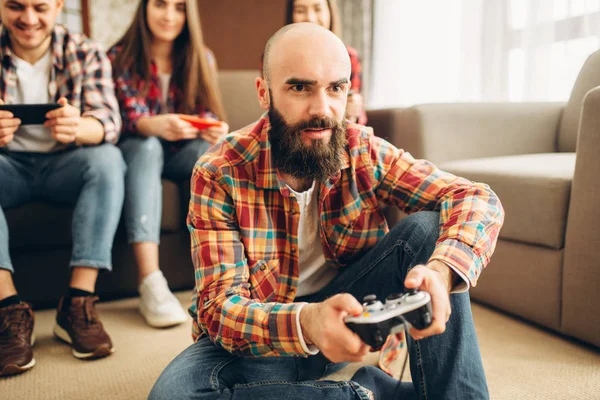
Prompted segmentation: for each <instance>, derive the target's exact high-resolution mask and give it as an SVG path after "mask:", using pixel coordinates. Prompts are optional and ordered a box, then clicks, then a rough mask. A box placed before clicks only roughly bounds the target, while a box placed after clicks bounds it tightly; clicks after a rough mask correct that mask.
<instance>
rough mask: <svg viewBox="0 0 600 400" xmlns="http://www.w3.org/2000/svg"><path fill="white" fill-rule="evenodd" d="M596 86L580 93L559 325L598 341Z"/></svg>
mask: <svg viewBox="0 0 600 400" xmlns="http://www.w3.org/2000/svg"><path fill="white" fill-rule="evenodd" d="M599 110H600V87H596V88H594V89H592V90H590V91H589V92H588V93H587V94H586V95H585V97H584V100H583V108H582V112H581V119H580V123H579V137H578V142H577V158H576V161H575V174H574V177H573V185H572V187H571V200H570V205H569V216H568V218H567V221H568V222H567V234H566V239H565V259H564V265H563V285H562V291H563V297H562V299H563V301H562V329H563V330H564V331H565V332H566V333H568V334H570V335H574V336H576V337H578V338H581V339H584V340H586V341H588V342H590V343H592V344H594V345H596V346H600V313H599V312H598V308H599V307H600V254H599V253H598V249H599V248H600V229H598V221H600V207H599V205H600V176H599V175H598V172H599V171H600V156H599V154H600V112H598V111H599Z"/></svg>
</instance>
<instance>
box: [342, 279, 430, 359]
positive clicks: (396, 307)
mask: <svg viewBox="0 0 600 400" xmlns="http://www.w3.org/2000/svg"><path fill="white" fill-rule="evenodd" d="M363 301H364V303H363V312H362V314H360V315H359V316H356V317H352V316H348V317H346V318H345V319H344V321H345V322H346V325H347V326H348V328H350V329H351V330H352V331H354V332H356V334H358V336H360V338H361V339H362V341H363V342H365V343H366V344H368V345H370V346H371V347H372V348H373V349H375V350H378V349H380V348H381V346H383V344H384V343H385V341H386V339H387V337H388V336H389V335H392V334H396V333H398V332H400V331H402V330H403V329H404V328H405V326H404V325H405V322H406V323H408V324H410V325H411V326H412V327H414V328H416V329H419V330H421V329H425V328H427V327H429V325H431V319H432V313H431V296H429V293H427V292H421V291H418V290H417V289H408V291H407V292H405V293H395V294H391V295H389V296H388V297H387V298H386V299H385V304H383V303H382V302H380V301H379V300H377V296H375V295H374V294H370V295H368V296H365V297H364V298H363ZM406 328H408V327H406Z"/></svg>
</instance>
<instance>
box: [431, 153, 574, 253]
mask: <svg viewBox="0 0 600 400" xmlns="http://www.w3.org/2000/svg"><path fill="white" fill-rule="evenodd" d="M439 167H440V168H441V169H442V170H445V171H448V172H451V173H453V174H455V175H459V176H463V177H465V178H467V179H470V180H472V181H477V182H484V183H487V184H488V185H490V187H491V188H492V189H493V190H494V191H495V192H496V194H497V195H498V197H499V198H500V201H501V202H502V205H503V207H504V210H505V212H506V218H505V221H504V227H503V228H502V230H501V231H500V237H501V238H504V239H509V240H515V241H519V242H523V243H530V244H535V245H543V246H547V247H551V248H555V249H561V248H563V246H564V238H565V229H566V222H567V211H568V207H569V196H570V193H571V181H572V180H573V173H574V170H575V153H549V154H527V155H518V156H508V157H494V158H481V159H473V160H460V161H452V162H448V163H444V164H441V165H439Z"/></svg>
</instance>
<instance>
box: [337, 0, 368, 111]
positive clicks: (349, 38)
mask: <svg viewBox="0 0 600 400" xmlns="http://www.w3.org/2000/svg"><path fill="white" fill-rule="evenodd" d="M337 5H338V9H339V12H340V17H341V20H342V40H343V41H344V43H346V44H347V45H349V46H352V47H354V48H355V49H356V51H358V54H359V56H360V60H361V66H362V92H363V96H364V97H365V100H367V95H368V93H369V77H370V76H371V74H370V68H371V46H372V38H373V35H372V34H373V26H372V22H373V0H337Z"/></svg>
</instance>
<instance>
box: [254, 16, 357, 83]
mask: <svg viewBox="0 0 600 400" xmlns="http://www.w3.org/2000/svg"><path fill="white" fill-rule="evenodd" d="M310 60H312V61H314V62H316V63H325V64H329V65H330V66H331V67H337V68H339V69H341V70H340V71H339V72H340V73H342V74H345V73H347V76H348V77H349V76H350V69H351V67H350V58H349V56H348V51H347V50H346V46H345V45H344V43H343V42H342V41H341V40H340V38H338V37H337V36H336V35H335V34H333V33H332V32H331V31H330V30H328V29H325V28H323V27H321V26H319V25H317V24H313V23H310V22H301V23H296V24H290V25H286V26H284V27H283V28H281V29H279V30H278V31H277V32H275V34H274V35H273V36H272V37H271V38H270V39H269V41H268V42H267V45H266V46H265V53H264V60H263V76H264V77H265V80H266V81H267V83H269V84H270V83H271V78H272V75H273V69H274V68H279V67H283V68H286V66H288V65H290V64H294V63H296V62H298V61H304V62H306V61H310Z"/></svg>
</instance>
